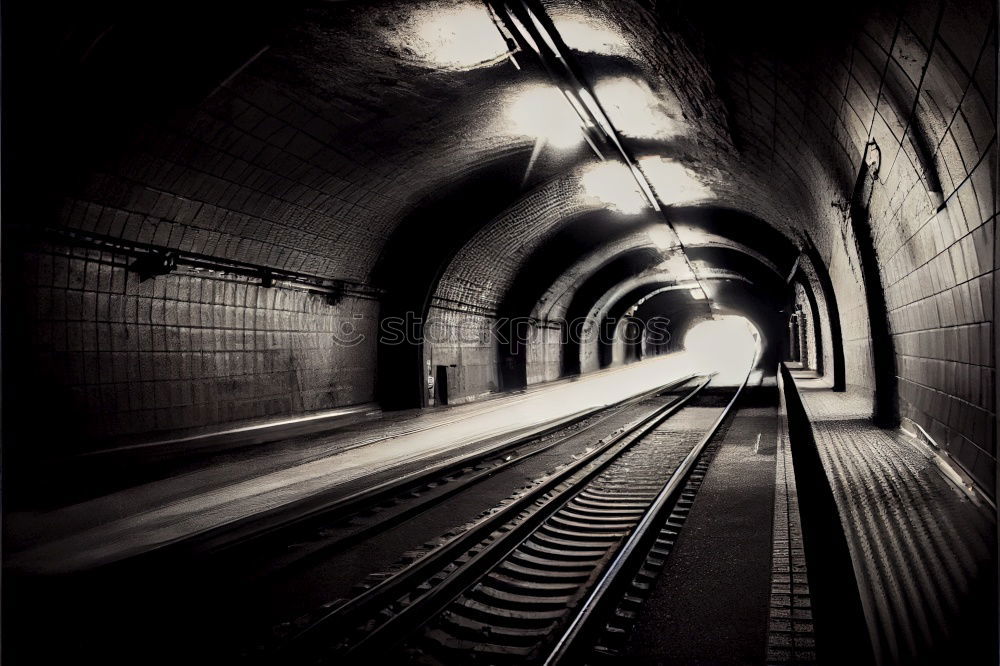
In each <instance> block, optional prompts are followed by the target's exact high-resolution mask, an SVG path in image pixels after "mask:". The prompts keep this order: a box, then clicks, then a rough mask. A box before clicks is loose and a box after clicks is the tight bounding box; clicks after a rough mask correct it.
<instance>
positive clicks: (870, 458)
mask: <svg viewBox="0 0 1000 666" xmlns="http://www.w3.org/2000/svg"><path fill="white" fill-rule="evenodd" d="M785 372H786V373H787V374H786V375H785V376H786V378H790V379H791V382H790V383H791V384H792V387H786V390H791V389H792V388H794V389H795V390H796V393H797V394H798V396H799V397H800V399H801V403H802V408H803V411H804V414H805V417H806V419H808V428H809V433H810V434H811V437H812V439H813V440H814V442H815V450H816V453H817V454H818V457H819V460H820V462H821V464H822V468H823V471H824V472H825V475H826V479H827V480H828V482H829V485H830V489H831V490H832V493H833V499H834V501H835V503H836V510H837V513H838V515H839V520H840V523H841V527H842V528H843V531H844V535H845V537H846V540H847V546H848V548H849V551H850V559H851V563H852V566H853V570H854V575H855V577H856V579H857V583H858V586H859V588H860V589H859V592H860V599H861V604H862V607H863V611H864V617H865V622H866V624H867V628H868V633H869V636H870V639H871V643H872V650H873V653H874V657H875V660H876V662H877V663H881V664H937V663H967V664H984V663H996V648H995V636H996V633H995V629H996V628H995V618H996V610H995V589H996V588H995V585H996V579H995V574H996V561H995V547H996V522H995V516H994V515H993V513H992V511H991V510H989V509H988V507H985V506H982V505H977V504H976V503H973V502H972V501H970V499H969V496H968V495H967V494H966V493H964V492H962V491H961V490H960V489H959V488H958V487H956V485H955V484H953V483H952V482H951V481H950V480H948V479H947V478H946V476H945V474H943V473H942V470H941V468H940V467H939V465H938V464H936V462H935V461H934V460H933V456H930V457H929V456H928V455H927V454H926V453H925V452H924V451H922V450H921V448H920V447H919V446H918V444H917V443H916V442H915V441H914V440H913V439H912V438H910V437H908V436H907V435H906V434H905V433H904V432H903V431H901V430H883V429H880V428H878V427H876V426H875V425H873V424H872V422H871V418H870V417H871V401H870V399H869V398H868V396H867V395H865V394H863V393H860V392H851V391H847V392H844V393H834V392H833V391H831V390H830V389H829V387H828V385H827V384H826V383H825V382H824V381H823V380H822V379H821V378H818V377H816V375H815V374H814V373H811V372H808V371H801V370H787V369H786V371H785ZM796 445H797V443H796ZM800 484H801V479H800ZM803 519H804V520H805V521H806V522H808V521H809V520H810V516H809V515H806V514H805V513H804V514H803ZM807 545H808V543H807Z"/></svg>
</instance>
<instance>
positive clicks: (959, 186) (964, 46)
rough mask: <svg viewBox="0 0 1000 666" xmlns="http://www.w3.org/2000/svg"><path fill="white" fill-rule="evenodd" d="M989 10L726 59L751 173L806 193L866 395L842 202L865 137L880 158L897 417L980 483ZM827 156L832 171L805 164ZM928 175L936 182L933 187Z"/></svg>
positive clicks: (987, 377) (945, 11) (988, 455)
mask: <svg viewBox="0 0 1000 666" xmlns="http://www.w3.org/2000/svg"><path fill="white" fill-rule="evenodd" d="M994 12H995V8H993V7H992V6H991V5H990V3H987V2H971V3H967V2H941V3H933V2H928V3H910V4H908V5H906V6H905V8H903V9H902V10H900V13H898V14H897V13H895V12H894V11H890V10H884V11H880V10H875V11H873V12H872V15H871V16H869V17H868V19H867V20H866V22H865V23H864V25H863V26H862V30H860V31H859V33H858V34H857V35H856V37H855V38H854V39H853V40H852V42H851V43H850V45H849V46H847V47H846V48H844V49H842V50H840V51H839V52H838V53H836V54H827V55H826V56H825V57H824V58H823V60H822V66H821V67H820V68H819V69H817V70H815V71H813V70H809V69H807V68H800V67H798V65H793V64H789V63H787V62H785V63H779V62H774V61H772V60H768V59H767V58H754V57H745V58H742V59H740V60H738V61H735V60H734V61H732V62H728V63H727V67H728V68H729V71H730V74H729V79H730V80H729V82H728V84H727V86H726V94H727V95H728V96H729V99H730V105H729V108H730V109H731V110H732V111H733V115H732V116H731V118H732V120H733V125H734V130H735V132H736V134H737V136H738V137H739V140H740V142H741V143H742V144H743V145H744V151H743V154H744V156H746V157H747V158H748V161H749V164H748V168H749V169H751V170H753V171H758V172H762V173H769V174H770V175H771V177H772V178H773V180H774V182H775V184H776V187H777V188H778V189H779V190H780V189H781V188H784V187H786V185H787V187H788V191H789V192H792V191H793V189H792V188H793V184H794V183H797V182H801V181H803V179H804V180H805V182H808V183H809V184H810V186H811V188H812V190H813V191H812V192H811V193H810V196H811V197H812V198H813V199H814V200H815V201H816V203H815V204H814V206H813V208H812V211H813V213H812V214H813V215H814V217H812V218H807V219H804V220H802V221H800V222H799V223H798V224H797V226H799V227H800V228H801V229H803V230H804V231H805V232H808V234H809V239H810V240H811V241H812V242H815V244H816V246H817V248H818V249H819V252H820V255H821V256H822V258H823V260H824V263H826V265H827V267H828V269H829V272H830V275H831V279H832V281H833V284H834V288H835V291H836V295H837V299H838V304H839V308H840V316H841V324H842V330H843V335H844V348H845V356H846V375H847V382H848V384H850V385H852V386H854V387H855V388H856V389H860V390H864V391H868V392H871V391H873V390H874V387H875V381H874V374H873V366H872V356H871V354H872V347H871V334H870V331H869V325H868V324H869V312H868V310H867V307H866V305H865V292H864V286H863V283H862V277H861V275H862V274H861V268H860V265H859V256H858V247H857V243H856V239H855V237H854V234H853V233H852V230H851V220H850V218H849V217H848V215H849V212H848V211H847V206H848V204H849V201H850V197H851V189H852V187H853V184H854V179H855V177H856V175H857V174H858V172H859V170H860V169H861V165H862V160H863V159H864V155H865V146H866V144H867V142H868V141H869V140H874V141H876V142H877V144H878V146H879V149H880V152H881V164H880V166H879V170H878V176H877V180H876V182H875V183H874V185H873V187H872V196H871V203H870V206H869V209H868V214H869V219H870V225H871V235H872V238H873V241H874V246H875V250H876V253H877V262H878V265H879V267H880V269H881V285H879V286H881V287H882V288H883V289H884V293H885V298H886V302H887V308H888V311H889V315H888V316H889V326H890V330H891V335H892V339H893V343H894V347H895V354H896V366H897V372H896V374H897V376H898V382H899V404H900V413H901V416H902V418H903V425H904V427H910V428H912V423H918V424H920V425H921V426H922V427H924V428H926V429H927V430H928V431H929V432H930V433H931V435H932V436H933V437H934V438H935V440H936V441H937V443H938V444H939V445H941V446H943V447H945V448H946V449H947V450H948V451H949V452H950V453H952V454H953V455H954V456H955V458H956V459H957V460H958V461H959V462H960V463H961V464H962V465H963V466H965V467H966V469H968V470H969V471H970V472H972V473H973V474H974V476H975V478H976V479H977V481H978V482H979V483H981V484H982V485H984V486H985V487H987V488H990V489H992V486H993V483H994V471H993V470H994V465H995V457H996V438H995V426H996V418H995V414H994V406H993V405H994V392H995V388H994V377H995V359H994V357H993V355H992V352H991V348H992V340H993V333H992V322H993V319H994V313H993V294H992V283H993V280H994V271H995V266H994V264H993V256H994V254H993V253H994V240H993V239H994V230H995V226H996V183H995V180H994V179H995V173H996V137H995V100H996V31H995V23H996V19H995V13H994ZM807 78H811V79H812V80H811V81H807ZM804 91H807V92H804ZM809 137H825V138H824V139H823V141H821V142H818V141H817V140H816V139H815V138H809ZM823 143H826V146H827V147H826V148H824V147H823V145H822V144H823ZM803 145H810V146H811V147H812V148H811V151H802V150H801V148H800V146H803ZM824 161H826V162H827V163H828V164H829V165H831V166H832V167H833V168H832V169H829V168H828V171H829V173H830V174H832V175H833V176H834V177H833V179H832V180H831V179H830V178H829V177H823V176H822V172H821V171H820V170H819V167H817V166H816V165H817V163H820V164H821V163H822V162H824ZM838 173H839V174H840V175H839V176H838V175H837V174H838ZM936 182H939V183H940V186H939V187H938V188H937V189H939V190H940V192H934V191H932V190H934V189H935V183H936ZM838 207H839V209H838ZM908 424H909V425H908Z"/></svg>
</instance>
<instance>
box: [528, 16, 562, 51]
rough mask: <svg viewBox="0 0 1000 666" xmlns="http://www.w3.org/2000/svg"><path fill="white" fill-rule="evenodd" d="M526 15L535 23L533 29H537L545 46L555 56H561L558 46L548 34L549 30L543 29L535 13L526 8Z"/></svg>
mask: <svg viewBox="0 0 1000 666" xmlns="http://www.w3.org/2000/svg"><path fill="white" fill-rule="evenodd" d="M528 17H529V18H531V22H532V23H533V24H535V30H537V31H538V34H539V35H541V36H542V41H544V42H545V44H546V46H548V47H549V50H550V51H552V54H553V55H554V56H555V57H557V58H562V54H561V53H559V47H558V46H556V43H555V42H554V41H552V36H551V35H549V31H548V30H546V29H545V26H544V25H542V22H541V21H539V20H538V17H537V16H535V13H534V12H533V11H531V10H530V9H528Z"/></svg>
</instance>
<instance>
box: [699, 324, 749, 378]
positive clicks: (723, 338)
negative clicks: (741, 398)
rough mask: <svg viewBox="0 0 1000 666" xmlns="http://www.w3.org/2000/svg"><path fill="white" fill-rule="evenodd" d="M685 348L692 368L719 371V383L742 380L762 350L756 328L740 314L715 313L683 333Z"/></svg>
mask: <svg viewBox="0 0 1000 666" xmlns="http://www.w3.org/2000/svg"><path fill="white" fill-rule="evenodd" d="M683 346H684V351H685V353H686V354H687V355H688V356H689V357H690V362H691V364H692V366H693V367H697V368H703V369H704V370H705V371H708V372H717V373H718V374H717V375H716V376H715V378H714V382H715V383H717V384H738V383H740V382H742V381H743V378H744V377H745V376H746V374H747V371H748V370H750V364H751V363H752V362H753V360H754V357H755V356H756V355H757V354H759V353H760V350H761V339H760V333H759V332H758V331H757V327H756V326H754V325H753V324H752V323H751V322H750V320H749V319H747V318H746V317H741V316H739V315H715V317H714V318H713V319H707V320H704V321H701V322H698V323H697V324H695V325H694V326H692V327H691V328H690V329H689V330H688V331H687V333H685V335H684V344H683Z"/></svg>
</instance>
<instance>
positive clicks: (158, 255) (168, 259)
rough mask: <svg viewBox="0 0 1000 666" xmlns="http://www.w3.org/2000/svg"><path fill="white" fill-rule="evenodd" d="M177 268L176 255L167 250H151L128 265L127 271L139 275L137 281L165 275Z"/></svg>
mask: <svg viewBox="0 0 1000 666" xmlns="http://www.w3.org/2000/svg"><path fill="white" fill-rule="evenodd" d="M176 268H177V254H176V253H174V252H171V251H169V250H153V251H151V252H149V253H148V254H146V255H143V256H141V257H139V258H138V259H136V260H135V261H133V262H132V263H131V264H129V267H128V269H129V270H130V271H132V272H133V273H138V274H139V281H140V282H145V281H146V280H148V279H150V278H153V277H156V276H158V275H167V274H168V273H172V272H173V271H174V269H176Z"/></svg>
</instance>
